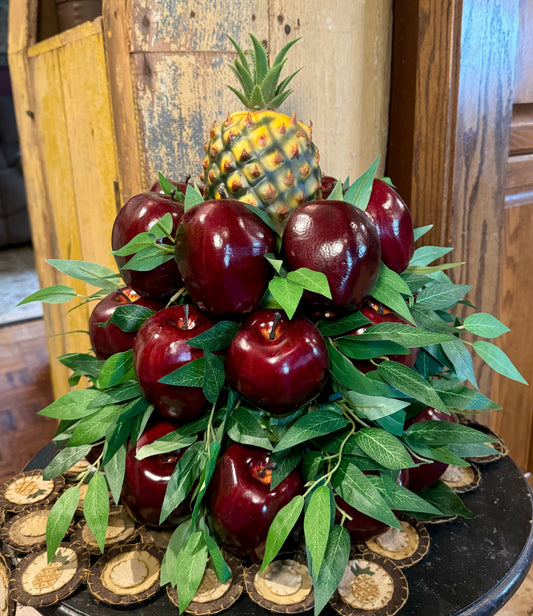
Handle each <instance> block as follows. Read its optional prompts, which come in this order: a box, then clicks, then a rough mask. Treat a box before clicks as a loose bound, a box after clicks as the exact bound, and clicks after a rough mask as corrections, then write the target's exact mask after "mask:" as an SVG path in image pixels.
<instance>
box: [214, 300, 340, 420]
mask: <svg viewBox="0 0 533 616" xmlns="http://www.w3.org/2000/svg"><path fill="white" fill-rule="evenodd" d="M225 367H226V378H227V380H228V383H229V384H230V385H231V387H233V388H234V389H235V390H236V391H237V392H239V393H240V394H241V395H242V396H243V398H245V399H246V400H248V401H249V402H252V403H253V404H257V406H259V407H260V408H262V409H263V410H265V411H267V412H269V413H273V414H275V415H284V414H287V413H292V412H293V411H295V410H296V409H298V408H300V407H301V406H302V405H304V404H305V403H306V402H309V401H310V400H312V399H313V398H314V397H315V396H317V395H318V394H319V393H320V391H321V390H322V388H323V387H324V385H325V384H326V381H327V378H328V369H329V356H328V350H327V347H326V343H325V341H324V338H323V337H322V334H321V333H320V331H319V330H318V328H317V327H316V325H314V323H312V322H311V321H310V320H309V319H307V318H306V317H304V316H299V315H295V316H294V317H293V318H292V319H289V318H288V317H287V315H286V314H285V313H284V312H281V311H277V310H272V309H265V310H258V311H257V312H255V313H254V314H252V315H250V316H249V317H248V319H246V321H245V322H244V324H243V325H242V327H241V329H240V331H239V332H238V333H237V334H236V336H235V337H234V338H233V341H232V342H231V344H230V346H229V349H228V351H227V354H226V363H225Z"/></svg>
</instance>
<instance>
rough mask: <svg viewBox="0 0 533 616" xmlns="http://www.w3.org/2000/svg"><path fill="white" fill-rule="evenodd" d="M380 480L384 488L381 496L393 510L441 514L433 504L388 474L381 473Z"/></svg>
mask: <svg viewBox="0 0 533 616" xmlns="http://www.w3.org/2000/svg"><path fill="white" fill-rule="evenodd" d="M381 480H382V481H383V488H384V493H383V497H384V498H385V500H386V501H387V503H388V505H389V507H390V508H391V509H394V510H395V511H415V512H417V513H428V514H430V515H442V512H441V511H440V510H439V509H437V508H436V507H435V506H434V505H432V504H431V503H428V502H427V501H426V500H424V499H423V498H421V497H420V496H418V495H417V494H415V493H414V492H411V490H408V489H407V488H405V487H404V486H401V485H399V484H398V483H396V481H395V480H394V479H393V478H392V477H390V476H389V475H388V474H386V473H382V474H381Z"/></svg>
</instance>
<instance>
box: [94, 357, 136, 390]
mask: <svg viewBox="0 0 533 616" xmlns="http://www.w3.org/2000/svg"><path fill="white" fill-rule="evenodd" d="M134 377H135V371H134V369H133V351H132V350H131V349H130V350H129V351H123V352H121V353H115V354H114V355H111V357H109V358H108V359H106V360H105V362H104V365H103V366H102V369H101V370H100V374H99V375H98V381H97V386H98V387H99V388H100V389H106V388H108V387H114V386H115V385H119V384H120V383H123V382H124V381H127V380H129V379H132V378H134Z"/></svg>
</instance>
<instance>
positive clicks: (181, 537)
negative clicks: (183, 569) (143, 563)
mask: <svg viewBox="0 0 533 616" xmlns="http://www.w3.org/2000/svg"><path fill="white" fill-rule="evenodd" d="M190 530H191V521H190V519H188V520H186V521H185V522H182V523H181V524H180V525H179V526H178V527H177V528H176V530H175V531H174V532H173V533H172V536H171V537H170V541H169V542H168V545H167V549H166V552H165V555H164V556H163V561H162V562H161V575H160V582H161V586H165V585H166V584H168V583H170V584H171V585H172V586H176V576H177V570H176V569H177V567H176V565H177V562H178V554H179V553H180V550H181V548H182V547H183V546H184V544H185V541H186V540H187V537H188V535H189V532H190Z"/></svg>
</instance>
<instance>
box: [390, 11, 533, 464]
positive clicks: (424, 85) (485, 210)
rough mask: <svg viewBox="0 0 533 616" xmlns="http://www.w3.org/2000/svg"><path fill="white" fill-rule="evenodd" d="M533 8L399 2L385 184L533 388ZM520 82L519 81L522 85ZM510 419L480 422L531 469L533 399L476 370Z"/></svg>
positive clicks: (483, 368) (523, 389)
mask: <svg viewBox="0 0 533 616" xmlns="http://www.w3.org/2000/svg"><path fill="white" fill-rule="evenodd" d="M532 6H533V3H532V1H531V0H450V2H436V1H434V0H433V1H432V0H396V2H395V5H394V32H393V62H392V87H391V118H390V130H389V147H388V159H387V173H388V175H390V177H391V178H392V179H393V181H394V182H395V183H396V184H397V186H398V187H399V189H400V192H401V193H402V194H403V195H405V196H406V198H407V201H408V203H409V204H410V206H411V209H412V211H413V214H414V218H415V221H416V223H417V224H418V225H425V224H429V223H433V224H434V229H433V230H432V232H431V233H430V234H428V236H427V242H428V243H432V244H440V245H449V246H453V247H454V248H455V250H454V252H452V253H451V255H450V260H451V261H466V265H465V266H463V267H462V268H461V269H460V270H457V273H456V274H455V277H454V279H455V281H456V282H458V283H465V284H471V285H473V286H474V290H473V292H472V293H471V294H470V296H469V299H470V300H471V301H472V302H473V303H474V304H475V305H476V308H477V310H478V311H479V312H489V313H492V314H496V315H497V316H499V317H500V319H501V320H502V321H504V322H505V323H506V324H507V325H508V326H509V327H511V328H512V333H511V334H507V335H506V336H503V337H501V338H499V339H497V340H496V341H495V342H496V343H497V344H498V345H500V346H501V347H502V348H503V349H504V350H505V351H506V353H507V354H508V355H509V356H510V357H511V359H512V360H513V361H514V363H515V365H516V366H517V367H518V369H519V370H520V372H521V373H522V374H523V375H524V377H525V378H526V380H528V381H529V382H530V383H531V382H533V352H532V347H533V310H530V309H529V306H530V305H531V303H532V302H533V287H532V285H531V284H530V281H529V278H530V272H532V271H533V253H532V251H531V248H530V244H531V239H530V238H532V237H533V217H532V216H531V205H532V204H533V132H532V131H533V78H532V75H531V70H529V71H528V69H530V65H531V57H532V52H533V42H532V33H533V9H532ZM515 75H516V77H515ZM476 372H477V375H478V382H479V385H480V389H481V390H482V391H483V392H485V393H487V394H488V395H491V396H492V398H493V399H495V400H496V401H497V402H498V403H499V404H501V405H502V407H503V410H502V411H499V412H497V413H493V414H491V415H490V416H487V417H482V418H481V419H482V420H483V421H485V422H487V423H489V425H491V426H492V427H494V428H495V429H496V430H497V431H499V432H500V433H501V434H502V436H503V437H504V438H505V439H507V441H508V443H509V446H510V449H511V453H512V455H513V457H514V459H515V460H516V461H517V462H518V463H519V464H520V465H521V466H522V468H523V469H524V470H529V469H531V468H533V452H532V451H531V450H532V435H533V390H531V388H528V387H527V386H525V385H520V384H518V383H515V382H513V381H508V380H506V379H504V378H501V377H499V376H498V375H494V373H493V372H492V371H491V370H490V369H488V368H487V367H486V366H484V365H481V364H478V365H477V366H476Z"/></svg>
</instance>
